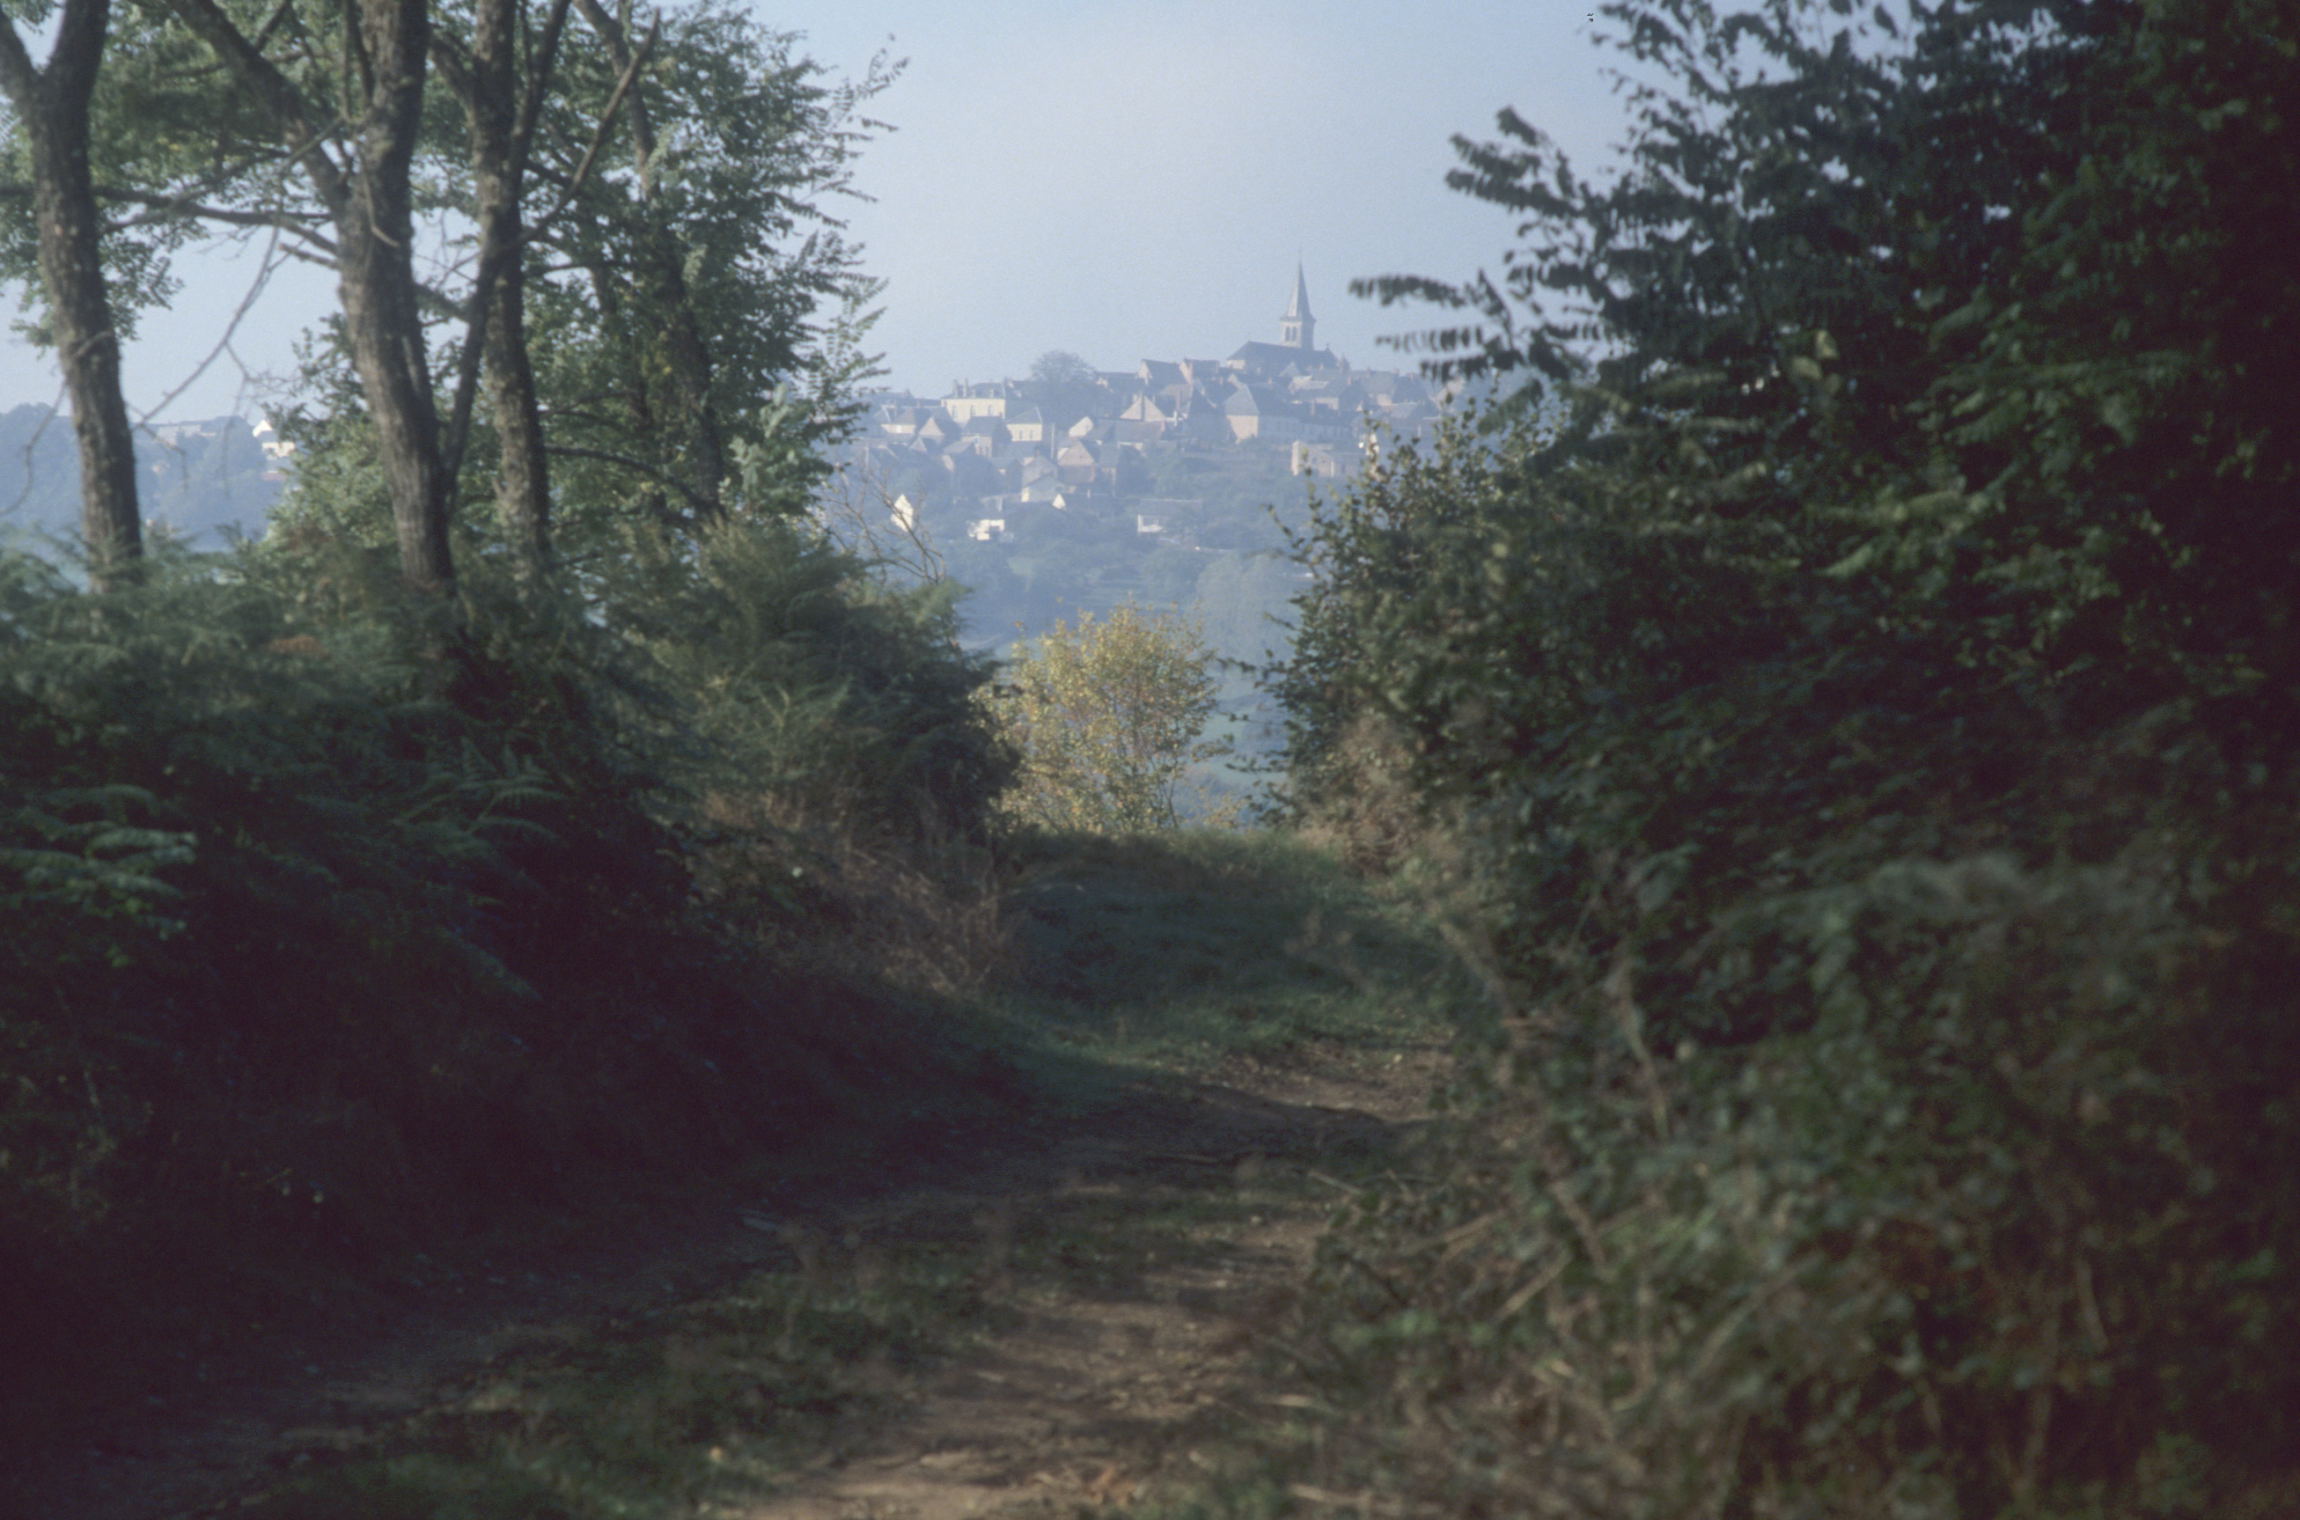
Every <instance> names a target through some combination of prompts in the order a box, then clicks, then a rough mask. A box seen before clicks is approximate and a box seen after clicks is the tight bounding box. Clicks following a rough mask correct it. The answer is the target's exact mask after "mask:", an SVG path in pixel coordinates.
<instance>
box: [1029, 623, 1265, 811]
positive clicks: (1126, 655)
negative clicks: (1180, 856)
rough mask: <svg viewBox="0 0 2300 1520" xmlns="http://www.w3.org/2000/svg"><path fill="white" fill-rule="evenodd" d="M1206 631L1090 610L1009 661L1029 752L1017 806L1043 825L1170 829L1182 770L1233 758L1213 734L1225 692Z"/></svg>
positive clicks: (1223, 741) (1224, 742)
mask: <svg viewBox="0 0 2300 1520" xmlns="http://www.w3.org/2000/svg"><path fill="white" fill-rule="evenodd" d="M1211 659H1212V651H1210V650H1209V649H1207V647H1206V645H1205V641H1204V638H1203V636H1202V634H1201V633H1200V630H1199V625H1198V624H1197V623H1196V622H1195V621H1194V620H1189V619H1184V618H1182V617H1179V616H1177V615H1175V614H1172V613H1146V612H1144V611H1142V610H1141V609H1140V608H1137V607H1134V606H1131V605H1128V606H1122V607H1120V608H1119V609H1118V610H1117V611H1115V612H1113V613H1112V614H1110V616H1109V617H1108V618H1106V619H1103V620H1101V621H1099V622H1098V621H1096V619H1095V617H1094V614H1092V613H1090V612H1089V613H1082V614H1081V615H1080V616H1079V619H1078V625H1077V627H1076V628H1075V629H1073V628H1072V627H1071V626H1070V625H1069V624H1068V623H1066V622H1057V623H1056V624H1055V625H1054V631H1053V632H1052V633H1050V634H1048V635H1046V636H1045V637H1043V638H1041V639H1039V640H1038V641H1037V644H1036V647H1035V648H1025V649H1023V650H1022V651H1021V652H1020V653H1018V654H1017V655H1016V656H1015V658H1014V659H1013V661H1012V662H1011V663H1010V664H1009V665H1008V667H1007V670H1006V672H1005V677H1006V684H1005V686H1004V687H1003V688H1002V689H1001V690H1000V691H999V693H998V694H997V696H996V697H995V699H994V700H995V709H994V710H995V711H996V713H997V715H998V721H999V723H1000V726H1001V728H1002V730H1003V732H1004V733H1005V734H1006V735H1007V736H1008V738H1009V739H1010V741H1011V742H1012V743H1013V745H1014V747H1015V749H1016V750H1017V751H1018V752H1019V753H1020V754H1021V757H1022V768H1021V773H1020V775H1019V777H1018V779H1017V784H1016V788H1015V793H1014V796H1013V798H1012V799H1011V801H1010V803H1009V806H1010V808H1011V809H1012V811H1013V813H1014V815H1015V816H1016V817H1017V818H1019V819H1021V820H1022V821H1024V822H1027V823H1030V824H1034V825H1036V826H1038V827H1041V828H1051V829H1075V830H1081V831H1089V832H1103V833H1125V832H1128V831H1131V830H1136V829H1170V828H1173V827H1175V825H1176V824H1177V823H1178V822H1179V821H1180V819H1179V814H1178V811H1177V804H1178V800H1179V793H1180V790H1181V787H1182V781H1183V774H1184V772H1185V771H1187V770H1188V768H1189V767H1190V766H1191V765H1192V764H1193V763H1194V762H1197V761H1201V760H1207V759H1212V758H1214V757H1216V756H1218V755H1221V754H1224V753H1226V752H1227V750H1228V747H1229V746H1228V741H1227V740H1226V739H1223V738H1207V737H1206V736H1205V731H1206V721H1207V719H1208V718H1209V717H1211V716H1212V714H1213V712H1214V705H1215V686H1216V682H1215V680H1214V676H1213V673H1212V671H1211V669H1210V668H1209V667H1210V662H1211Z"/></svg>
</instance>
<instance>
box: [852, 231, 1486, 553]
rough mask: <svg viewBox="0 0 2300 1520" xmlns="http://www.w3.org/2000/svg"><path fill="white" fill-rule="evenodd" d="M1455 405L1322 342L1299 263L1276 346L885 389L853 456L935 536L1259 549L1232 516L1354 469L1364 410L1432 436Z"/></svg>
mask: <svg viewBox="0 0 2300 1520" xmlns="http://www.w3.org/2000/svg"><path fill="white" fill-rule="evenodd" d="M1446 399H1447V398H1446V397H1445V396H1443V395H1441V394H1440V393H1438V392H1437V391H1435V390H1433V389H1432V387H1430V386H1429V385H1428V384H1426V383H1425V382H1424V381H1423V380H1422V379H1421V378H1420V377H1419V376H1418V375H1415V374H1412V373H1399V372H1395V371H1389V370H1367V369H1357V368H1354V367H1352V366H1351V364H1350V362H1349V361H1348V360H1347V359H1344V358H1341V357H1339V356H1338V355H1336V354H1335V353H1334V351H1333V350H1332V349H1331V348H1321V347H1319V346H1318V343H1317V319H1316V318H1315V317H1314V316H1313V315H1312V314H1311V311H1310V298H1309V289H1308V285H1307V282H1306V280H1305V279H1304V277H1303V273H1302V271H1301V269H1300V268H1299V267H1297V268H1296V270H1295V272H1294V289H1293V296H1292V299H1291V300H1290V301H1289V302H1288V304H1287V306H1286V310H1285V314H1284V315H1283V316H1282V317H1281V318H1280V319H1279V323H1278V340H1277V341H1276V342H1274V343H1266V342H1259V341H1253V342H1247V343H1244V344H1241V345H1240V346H1239V347H1238V349H1237V350H1236V351H1235V352H1234V353H1232V354H1230V355H1229V357H1227V358H1223V359H1171V360H1169V359H1145V360H1143V361H1142V362H1141V363H1140V364H1139V365H1137V366H1136V367H1135V368H1133V369H1131V370H1095V369H1093V368H1091V367H1089V366H1088V365H1086V364H1085V363H1084V362H1083V361H1076V360H1074V358H1073V356H1069V355H1048V356H1047V358H1046V359H1043V360H1041V361H1040V363H1039V365H1038V366H1037V367H1036V369H1035V370H1034V372H1033V374H1032V376H1031V378H1029V379H1025V380H997V381H990V382H985V383H966V382H960V383H957V384H954V385H953V386H952V387H951V388H950V390H949V392H948V393H947V394H945V395H943V396H940V397H931V398H930V397H921V396H915V395H908V394H900V393H892V392H882V393H878V394H875V395H873V396H871V397H870V398H869V402H870V405H869V409H868V411H867V412H866V413H865V416H864V420H863V426H862V428H861V429H860V431H859V433H858V435H857V436H856V438H855V439H854V440H853V441H852V442H851V444H850V445H849V447H848V457H847V461H846V462H847V464H848V466H849V469H850V472H851V473H852V475H854V476H856V477H859V478H861V479H863V480H865V481H868V482H870V483H871V484H872V486H873V488H874V489H873V494H874V495H875V497H876V499H877V500H876V504H877V506H878V507H880V508H881V509H883V510H884V511H886V512H887V513H888V514H889V515H890V516H891V517H892V519H893V522H894V524H895V525H896V526H898V527H900V528H902V529H904V530H906V531H911V532H918V533H921V534H923V535H924V536H926V537H928V538H929V539H930V540H932V541H934V542H936V543H939V544H944V545H952V544H955V543H957V542H959V541H962V540H965V541H972V542H974V543H978V544H981V543H990V542H994V541H997V540H1000V539H1028V538H1030V537H1032V536H1034V534H1035V533H1037V532H1039V531H1041V530H1049V529H1050V530H1054V531H1060V529H1061V527H1063V526H1068V527H1070V528H1071V529H1072V530H1073V531H1075V529H1076V528H1077V527H1079V526H1082V525H1083V523H1085V522H1087V521H1092V522H1094V523H1095V524H1097V525H1098V526H1099V527H1102V528H1103V529H1105V530H1108V529H1116V530H1118V531H1121V532H1126V533H1131V534H1135V535H1140V536H1142V537H1145V538H1156V539H1159V540H1161V541H1162V542H1163V543H1164V544H1165V545H1166V546H1169V547H1174V548H1201V549H1222V548H1240V549H1242V548H1248V547H1260V546H1261V545H1260V544H1259V542H1255V543H1251V544H1250V543H1249V542H1247V541H1246V540H1259V539H1260V538H1261V537H1262V536H1263V535H1262V534H1260V533H1259V532H1257V531H1256V528H1257V526H1258V525H1257V524H1251V523H1242V522H1240V521H1239V520H1238V515H1237V510H1236V509H1239V508H1241V507H1244V508H1247V509H1248V510H1249V511H1250V510H1251V505H1252V504H1251V503H1250V502H1249V500H1248V499H1249V498H1251V497H1252V496H1253V495H1254V494H1255V491H1256V490H1257V489H1259V491H1260V493H1261V498H1260V499H1261V500H1262V501H1268V500H1269V499H1270V496H1271V494H1272V492H1271V487H1273V486H1282V485H1283V482H1284V478H1285V477H1286V476H1287V475H1294V476H1308V477H1313V478H1322V479H1331V478H1333V477H1336V476H1347V475H1350V474H1353V473H1355V471H1356V468H1357V461H1358V458H1359V451H1360V449H1361V447H1362V446H1363V440H1364V427H1365V419H1368V418H1371V419H1374V420H1376V421H1379V422H1380V423H1382V424H1383V425H1384V426H1386V427H1387V428H1388V429H1389V430H1390V431H1392V432H1393V433H1395V434H1396V435H1398V436H1399V437H1401V438H1412V437H1419V436H1421V435H1423V434H1425V433H1426V432H1427V431H1428V430H1429V429H1430V428H1431V427H1432V426H1433V425H1434V424H1435V422H1436V420H1437V417H1438V414H1439V410H1440V408H1441V406H1442V405H1443V403H1444V401H1445V400H1446ZM1255 515H1257V516H1258V515H1259V514H1255ZM1241 534H1242V535H1243V538H1241Z"/></svg>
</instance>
